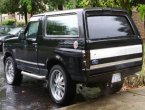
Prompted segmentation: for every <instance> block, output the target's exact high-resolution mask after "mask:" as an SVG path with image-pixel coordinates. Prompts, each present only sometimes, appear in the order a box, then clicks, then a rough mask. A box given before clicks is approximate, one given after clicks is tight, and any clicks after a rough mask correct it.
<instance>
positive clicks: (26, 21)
mask: <svg viewBox="0 0 145 110" xmlns="http://www.w3.org/2000/svg"><path fill="white" fill-rule="evenodd" d="M23 12H24V17H25V24H27V23H28V17H27V12H28V11H27V7H26V5H25V6H24V10H23Z"/></svg>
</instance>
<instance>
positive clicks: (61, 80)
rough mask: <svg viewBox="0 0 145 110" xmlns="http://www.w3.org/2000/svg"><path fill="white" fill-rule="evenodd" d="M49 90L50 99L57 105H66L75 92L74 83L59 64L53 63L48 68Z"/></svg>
mask: <svg viewBox="0 0 145 110" xmlns="http://www.w3.org/2000/svg"><path fill="white" fill-rule="evenodd" d="M48 82H49V83H48V84H49V86H48V87H49V91H50V95H51V97H52V100H53V101H54V102H55V103H57V104H59V105H67V104H69V103H70V102H72V100H73V98H74V96H75V94H76V85H75V83H74V82H73V81H72V80H71V78H70V77H69V75H68V74H67V73H66V71H65V70H64V69H63V67H62V66H60V65H55V66H53V67H52V69H51V70H50V74H49V78H48Z"/></svg>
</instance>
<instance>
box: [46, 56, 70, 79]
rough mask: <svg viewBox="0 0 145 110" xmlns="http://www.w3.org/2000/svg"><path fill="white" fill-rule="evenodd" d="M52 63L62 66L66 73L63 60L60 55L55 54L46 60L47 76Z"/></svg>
mask: <svg viewBox="0 0 145 110" xmlns="http://www.w3.org/2000/svg"><path fill="white" fill-rule="evenodd" d="M54 65H61V66H62V67H63V68H64V70H65V71H66V72H67V73H68V71H67V69H66V67H65V65H66V64H65V62H64V60H63V59H62V58H61V57H60V56H56V57H55V58H51V59H49V60H47V62H46V66H47V70H48V74H47V77H48V75H49V73H50V70H51V68H52V67H53V66H54Z"/></svg>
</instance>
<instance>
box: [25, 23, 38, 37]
mask: <svg viewBox="0 0 145 110" xmlns="http://www.w3.org/2000/svg"><path fill="white" fill-rule="evenodd" d="M38 27H39V21H33V22H30V23H29V24H28V28H27V31H26V34H25V35H26V37H27V38H36V37H37V32H38Z"/></svg>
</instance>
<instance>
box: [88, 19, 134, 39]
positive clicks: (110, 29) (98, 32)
mask: <svg viewBox="0 0 145 110" xmlns="http://www.w3.org/2000/svg"><path fill="white" fill-rule="evenodd" d="M87 22H88V32H89V37H90V38H91V39H101V38H114V37H122V36H131V35H134V32H133V30H132V28H131V26H130V23H129V21H128V20H127V18H126V17H125V16H91V17H88V18H87Z"/></svg>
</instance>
